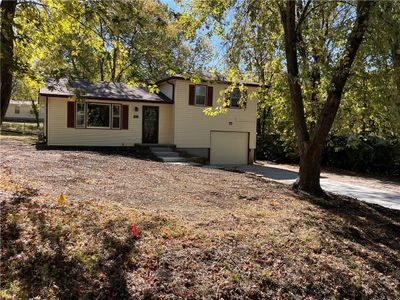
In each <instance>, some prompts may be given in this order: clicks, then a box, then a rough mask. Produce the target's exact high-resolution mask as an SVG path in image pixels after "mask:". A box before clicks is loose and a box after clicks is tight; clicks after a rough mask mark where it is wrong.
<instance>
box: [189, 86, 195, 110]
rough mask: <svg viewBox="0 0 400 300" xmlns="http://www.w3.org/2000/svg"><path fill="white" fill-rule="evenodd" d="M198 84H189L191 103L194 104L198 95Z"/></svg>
mask: <svg viewBox="0 0 400 300" xmlns="http://www.w3.org/2000/svg"><path fill="white" fill-rule="evenodd" d="M195 90H196V85H194V84H189V105H194V102H195V97H196V91H195Z"/></svg>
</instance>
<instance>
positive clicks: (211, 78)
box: [156, 72, 260, 87]
mask: <svg viewBox="0 0 400 300" xmlns="http://www.w3.org/2000/svg"><path fill="white" fill-rule="evenodd" d="M191 77H193V78H199V79H200V80H201V81H203V82H215V83H222V84H232V82H231V81H228V79H227V78H226V76H224V75H222V74H218V73H211V72H202V73H201V74H195V73H194V74H174V75H171V76H169V77H166V78H164V79H161V80H159V81H157V82H156V84H160V83H163V82H165V81H168V80H172V79H177V80H190V78H191ZM239 83H240V84H242V83H243V84H244V85H246V86H254V87H259V86H260V84H259V83H257V82H239Z"/></svg>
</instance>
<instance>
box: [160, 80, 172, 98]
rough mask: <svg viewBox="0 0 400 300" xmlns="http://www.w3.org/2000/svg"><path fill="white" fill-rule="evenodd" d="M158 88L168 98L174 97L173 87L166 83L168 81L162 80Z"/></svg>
mask: <svg viewBox="0 0 400 300" xmlns="http://www.w3.org/2000/svg"><path fill="white" fill-rule="evenodd" d="M158 88H159V89H160V91H161V92H163V93H164V95H166V96H167V97H168V98H169V99H173V98H174V94H173V93H174V88H173V85H172V84H170V83H168V82H163V83H161V84H160V85H159V86H158Z"/></svg>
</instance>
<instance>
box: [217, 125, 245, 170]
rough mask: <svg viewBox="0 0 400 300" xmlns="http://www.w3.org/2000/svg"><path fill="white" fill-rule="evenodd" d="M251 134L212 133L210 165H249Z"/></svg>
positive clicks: (234, 132)
mask: <svg viewBox="0 0 400 300" xmlns="http://www.w3.org/2000/svg"><path fill="white" fill-rule="evenodd" d="M248 155H249V133H248V132H237V131H211V143H210V164H212V165H228V164H235V165H243V164H247V163H248Z"/></svg>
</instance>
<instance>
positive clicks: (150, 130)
mask: <svg viewBox="0 0 400 300" xmlns="http://www.w3.org/2000/svg"><path fill="white" fill-rule="evenodd" d="M142 143H148V144H157V143H158V106H143V124H142Z"/></svg>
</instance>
